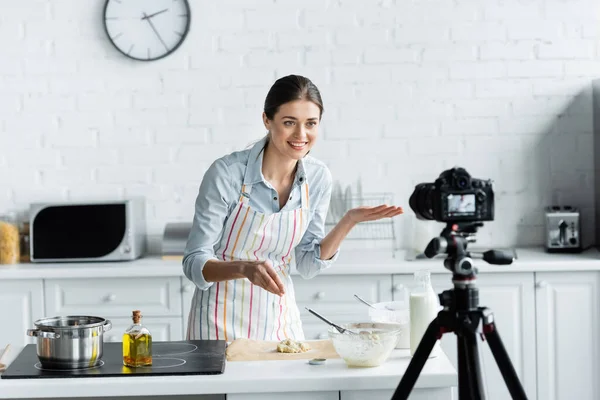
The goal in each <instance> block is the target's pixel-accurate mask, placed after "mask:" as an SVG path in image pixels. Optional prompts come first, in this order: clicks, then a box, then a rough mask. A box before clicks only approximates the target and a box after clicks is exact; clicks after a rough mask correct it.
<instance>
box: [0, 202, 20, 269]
mask: <svg viewBox="0 0 600 400" xmlns="http://www.w3.org/2000/svg"><path fill="white" fill-rule="evenodd" d="M20 248H21V240H20V236H19V223H18V219H17V215H16V213H7V214H4V215H0V264H18V263H19V262H20V260H21V251H20V250H21V249H20Z"/></svg>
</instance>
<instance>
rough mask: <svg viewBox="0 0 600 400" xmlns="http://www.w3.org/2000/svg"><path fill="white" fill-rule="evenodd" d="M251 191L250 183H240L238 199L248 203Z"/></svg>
mask: <svg viewBox="0 0 600 400" xmlns="http://www.w3.org/2000/svg"><path fill="white" fill-rule="evenodd" d="M251 191H252V185H250V184H248V185H242V190H241V192H240V201H241V202H242V203H244V204H248V202H249V201H250V192H251Z"/></svg>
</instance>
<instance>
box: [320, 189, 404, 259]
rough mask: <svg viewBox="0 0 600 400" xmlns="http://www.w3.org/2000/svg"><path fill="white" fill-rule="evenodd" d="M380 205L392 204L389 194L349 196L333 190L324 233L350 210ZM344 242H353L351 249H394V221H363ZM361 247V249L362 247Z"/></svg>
mask: <svg viewBox="0 0 600 400" xmlns="http://www.w3.org/2000/svg"><path fill="white" fill-rule="evenodd" d="M381 204H388V205H392V204H394V201H393V195H392V194H391V193H368V194H358V195H352V194H349V191H348V190H346V192H345V193H344V194H342V193H341V191H339V190H338V191H336V190H335V189H334V191H333V193H332V195H331V202H330V205H329V211H328V213H327V218H326V219H325V231H326V233H328V232H329V231H331V229H333V227H334V226H335V225H336V224H337V223H338V222H339V221H340V219H341V218H342V217H343V216H344V214H346V212H347V211H348V210H350V209H352V208H355V207H360V206H369V207H375V206H379V205H381ZM346 240H353V241H355V242H353V243H352V246H353V247H356V246H357V245H359V242H361V244H362V246H364V247H366V248H382V247H383V248H389V249H391V250H397V249H396V233H395V229H394V220H393V219H392V218H384V219H381V220H378V221H365V222H361V223H359V224H357V225H356V226H355V227H354V228H353V229H352V230H351V231H350V233H349V234H348V236H346ZM362 246H361V247H362Z"/></svg>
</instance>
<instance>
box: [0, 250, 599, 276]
mask: <svg viewBox="0 0 600 400" xmlns="http://www.w3.org/2000/svg"><path fill="white" fill-rule="evenodd" d="M516 254H517V259H516V260H515V261H514V262H513V264H511V265H491V264H488V263H486V262H485V261H483V260H479V259H476V260H474V261H475V265H476V266H477V267H478V269H479V273H480V274H481V273H483V274H485V273H486V272H542V271H544V272H549V271H592V270H600V252H598V250H596V249H591V250H588V251H586V252H584V253H580V254H562V253H561V254H548V253H546V252H545V251H544V249H543V248H541V247H539V248H518V249H516ZM443 258H444V257H440V258H435V259H433V260H431V259H425V260H415V261H409V260H407V259H406V253H405V252H404V251H398V252H395V253H393V252H392V251H390V250H381V249H373V250H368V249H360V250H352V249H342V251H341V252H340V256H339V258H338V260H337V261H336V263H335V264H333V266H332V267H330V268H328V269H326V270H324V271H322V272H321V274H322V275H357V274H412V273H413V272H415V271H417V270H422V269H429V270H431V272H432V273H449V271H448V270H446V269H445V268H444V265H443ZM292 274H293V275H296V274H297V273H296V272H295V271H293V273H292ZM140 276H144V277H161V276H164V277H167V276H170V277H172V276H183V269H182V266H181V261H180V260H163V259H162V258H161V256H159V255H157V256H148V257H143V258H140V259H137V260H134V261H121V262H86V263H84V262H74V263H30V264H15V265H0V280H2V279H46V278H101V277H115V278H119V277H140Z"/></svg>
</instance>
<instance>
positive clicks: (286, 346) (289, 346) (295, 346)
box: [277, 339, 310, 353]
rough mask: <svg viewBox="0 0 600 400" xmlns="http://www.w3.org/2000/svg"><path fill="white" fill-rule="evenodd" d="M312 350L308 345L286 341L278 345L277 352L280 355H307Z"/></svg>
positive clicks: (290, 340)
mask: <svg viewBox="0 0 600 400" xmlns="http://www.w3.org/2000/svg"><path fill="white" fill-rule="evenodd" d="M309 350H310V346H309V345H308V344H307V343H302V342H296V341H295V340H292V339H284V340H282V341H281V342H279V343H278V344H277V352H279V353H305V352H307V351H309Z"/></svg>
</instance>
